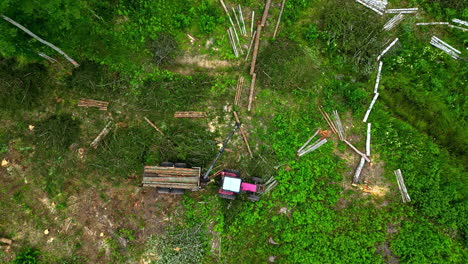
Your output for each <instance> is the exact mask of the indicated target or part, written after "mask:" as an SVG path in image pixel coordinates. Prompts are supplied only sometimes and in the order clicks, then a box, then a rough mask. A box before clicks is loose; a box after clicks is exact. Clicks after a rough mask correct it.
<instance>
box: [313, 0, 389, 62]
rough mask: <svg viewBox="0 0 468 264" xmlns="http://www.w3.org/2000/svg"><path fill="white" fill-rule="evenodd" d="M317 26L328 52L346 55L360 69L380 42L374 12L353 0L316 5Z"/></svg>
mask: <svg viewBox="0 0 468 264" xmlns="http://www.w3.org/2000/svg"><path fill="white" fill-rule="evenodd" d="M343 18H346V19H343ZM369 21H372V23H369ZM319 29H320V31H321V32H322V34H321V37H322V40H323V41H325V42H326V43H327V48H328V50H329V51H330V52H335V51H336V52H338V53H339V54H341V55H343V56H345V57H347V58H348V59H349V60H350V61H351V64H355V66H356V67H357V69H361V70H366V71H368V70H369V68H371V66H372V65H373V64H374V63H375V59H374V58H375V57H376V56H377V55H378V54H379V53H380V51H381V49H382V46H383V44H384V43H383V41H382V39H383V33H382V23H379V21H378V16H377V15H376V14H375V13H374V12H372V11H369V10H368V9H366V8H365V7H361V6H360V5H359V4H356V3H355V2H353V1H346V0H331V1H324V4H323V6H321V8H320V14H319Z"/></svg>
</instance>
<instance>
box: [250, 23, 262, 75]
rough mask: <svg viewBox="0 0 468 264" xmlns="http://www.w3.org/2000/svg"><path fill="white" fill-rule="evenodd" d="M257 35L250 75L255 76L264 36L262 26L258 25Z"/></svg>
mask: <svg viewBox="0 0 468 264" xmlns="http://www.w3.org/2000/svg"><path fill="white" fill-rule="evenodd" d="M256 32H257V34H255V44H254V48H253V52H252V61H251V62H250V74H251V75H253V74H254V72H255V65H256V63H257V55H258V47H259V46H260V35H261V34H262V26H261V25H260V24H258V25H257V31H256Z"/></svg>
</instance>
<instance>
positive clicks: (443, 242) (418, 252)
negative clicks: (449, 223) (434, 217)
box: [391, 221, 463, 263]
mask: <svg viewBox="0 0 468 264" xmlns="http://www.w3.org/2000/svg"><path fill="white" fill-rule="evenodd" d="M394 239H395V240H394V241H392V243H391V249H392V250H393V251H394V252H395V254H396V255H397V256H399V257H400V259H401V261H402V262H405V263H429V262H430V263H461V262H463V261H462V254H461V252H460V248H457V247H456V246H455V245H454V244H453V242H452V241H451V240H450V239H449V238H448V237H445V236H443V235H442V234H440V232H437V231H435V230H434V227H433V226H432V225H431V224H429V223H427V222H425V221H419V222H418V223H414V222H404V223H403V226H402V228H401V229H400V231H399V232H398V233H397V234H396V235H395V238H394Z"/></svg>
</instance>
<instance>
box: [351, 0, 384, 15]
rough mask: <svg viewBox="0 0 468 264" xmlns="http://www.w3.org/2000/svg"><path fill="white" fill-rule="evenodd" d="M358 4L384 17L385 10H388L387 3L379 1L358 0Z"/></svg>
mask: <svg viewBox="0 0 468 264" xmlns="http://www.w3.org/2000/svg"><path fill="white" fill-rule="evenodd" d="M356 2H358V3H360V4H361V5H363V6H365V7H367V8H369V9H370V10H372V11H374V12H376V13H377V14H379V15H381V16H382V15H383V13H384V11H385V8H387V1H378V0H356Z"/></svg>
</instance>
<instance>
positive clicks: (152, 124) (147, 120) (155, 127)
mask: <svg viewBox="0 0 468 264" xmlns="http://www.w3.org/2000/svg"><path fill="white" fill-rule="evenodd" d="M143 118H144V119H145V121H146V122H147V123H148V124H149V125H150V126H152V127H153V128H154V129H156V131H158V132H159V133H160V134H161V135H163V136H164V133H163V132H162V131H161V130H160V129H159V128H158V127H157V126H156V125H155V124H154V123H153V122H151V121H150V120H149V119H148V118H146V116H144V117H143Z"/></svg>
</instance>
